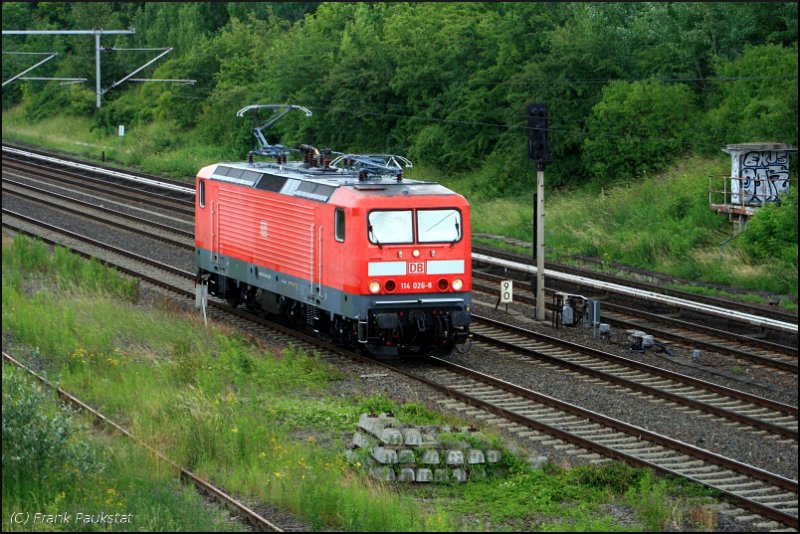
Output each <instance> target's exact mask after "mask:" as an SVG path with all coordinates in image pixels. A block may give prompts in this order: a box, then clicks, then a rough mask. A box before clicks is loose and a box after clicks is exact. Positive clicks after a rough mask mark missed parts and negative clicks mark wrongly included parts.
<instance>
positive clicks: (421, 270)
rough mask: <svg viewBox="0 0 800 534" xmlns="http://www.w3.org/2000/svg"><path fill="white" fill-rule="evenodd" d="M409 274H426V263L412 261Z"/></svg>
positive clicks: (409, 265)
mask: <svg viewBox="0 0 800 534" xmlns="http://www.w3.org/2000/svg"><path fill="white" fill-rule="evenodd" d="M408 273H409V274H425V262H424V261H412V262H409V264H408Z"/></svg>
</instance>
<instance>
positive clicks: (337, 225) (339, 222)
mask: <svg viewBox="0 0 800 534" xmlns="http://www.w3.org/2000/svg"><path fill="white" fill-rule="evenodd" d="M333 222H334V224H333V226H334V234H335V236H336V241H344V210H343V209H342V208H336V211H335V212H334V221H333Z"/></svg>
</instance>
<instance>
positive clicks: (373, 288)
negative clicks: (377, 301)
mask: <svg viewBox="0 0 800 534" xmlns="http://www.w3.org/2000/svg"><path fill="white" fill-rule="evenodd" d="M380 290H381V284H380V282H378V281H377V280H373V281H372V282H370V283H369V292H370V293H377V292H378V291H380Z"/></svg>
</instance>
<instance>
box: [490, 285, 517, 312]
mask: <svg viewBox="0 0 800 534" xmlns="http://www.w3.org/2000/svg"><path fill="white" fill-rule="evenodd" d="M509 302H514V281H513V280H503V281H502V282H500V298H498V299H497V304H496V305H495V307H494V309H495V310H496V309H497V306H499V305H500V304H505V305H506V311H508V304H509Z"/></svg>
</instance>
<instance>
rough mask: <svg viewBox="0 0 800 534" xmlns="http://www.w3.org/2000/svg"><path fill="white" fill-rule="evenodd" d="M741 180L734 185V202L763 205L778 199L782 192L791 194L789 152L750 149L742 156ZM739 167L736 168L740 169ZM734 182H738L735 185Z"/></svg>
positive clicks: (739, 170)
mask: <svg viewBox="0 0 800 534" xmlns="http://www.w3.org/2000/svg"><path fill="white" fill-rule="evenodd" d="M738 160H739V161H738V162H734V167H736V166H737V165H736V163H739V165H738V167H739V168H738V173H737V172H735V173H734V176H737V175H738V177H739V178H738V180H735V181H736V182H738V183H736V184H735V185H736V186H738V187H732V189H733V193H734V195H733V197H732V198H731V201H732V202H733V203H734V204H739V203H741V204H745V205H750V206H759V205H761V204H765V203H768V202H776V201H778V200H779V195H786V194H788V193H789V152H788V151H786V150H777V151H770V152H765V151H750V152H745V153H743V154H741V155H740V156H739V158H738ZM736 170H737V169H734V171H736ZM732 185H734V184H732Z"/></svg>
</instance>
